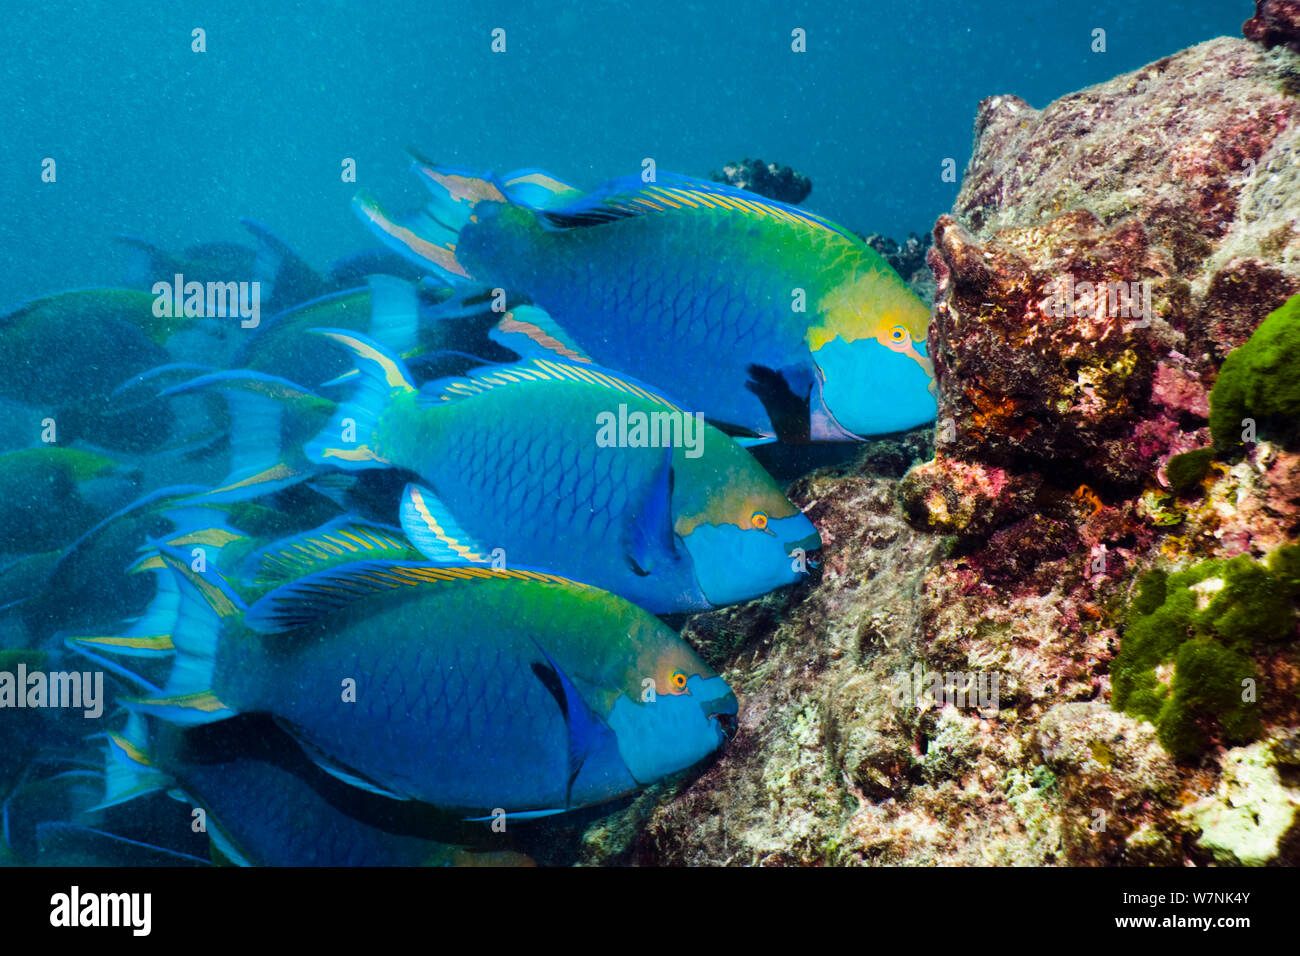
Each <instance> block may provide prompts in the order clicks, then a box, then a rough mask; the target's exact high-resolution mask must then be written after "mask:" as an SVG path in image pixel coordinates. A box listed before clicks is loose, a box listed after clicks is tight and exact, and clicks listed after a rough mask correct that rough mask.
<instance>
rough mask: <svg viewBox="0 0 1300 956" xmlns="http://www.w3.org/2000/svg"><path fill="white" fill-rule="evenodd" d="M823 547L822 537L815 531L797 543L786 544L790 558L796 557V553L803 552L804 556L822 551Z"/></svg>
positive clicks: (786, 551) (789, 542)
mask: <svg viewBox="0 0 1300 956" xmlns="http://www.w3.org/2000/svg"><path fill="white" fill-rule="evenodd" d="M821 547H822V536H821V535H820V534H819V533H818V532H817V531H816V530H813V531H812V532H811V533H810V534H806V535H804V536H803V537H802V538H800V539H799V540H797V541H787V542H785V553H786V555H787V556H788V557H794V556H795V553H796V552H802V553H803V554H804V556H805V557H806V556H807V555H809V554H811V553H812V552H814V551H820V550H821Z"/></svg>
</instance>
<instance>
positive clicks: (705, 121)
mask: <svg viewBox="0 0 1300 956" xmlns="http://www.w3.org/2000/svg"><path fill="white" fill-rule="evenodd" d="M134 6H135V8H134V9H131V8H130V5H128V6H126V7H124V5H122V4H120V3H108V2H87V3H79V4H77V5H76V6H75V7H70V8H60V7H59V6H58V5H46V4H40V5H37V4H32V5H23V6H20V7H12V8H10V9H8V10H6V12H5V14H4V17H5V29H4V35H5V48H6V55H5V57H4V58H3V61H2V62H0V176H3V180H0V188H3V192H4V196H5V197H6V204H5V208H6V212H7V214H6V216H5V222H4V225H3V227H2V228H3V230H4V234H5V242H4V248H5V254H4V256H3V257H0V307H8V306H12V305H14V304H16V303H18V302H21V301H24V300H26V299H28V298H32V297H35V296H38V295H42V294H45V293H48V292H50V291H52V290H55V289H60V288H76V287H85V286H91V285H102V284H114V283H115V282H117V281H119V280H120V276H121V271H122V269H123V264H124V254H123V252H122V250H121V249H120V248H118V247H117V246H116V245H115V244H114V243H113V242H112V237H114V236H115V235H118V234H121V233H128V234H135V235H140V236H144V237H147V238H149V239H151V240H153V241H155V242H157V243H158V244H159V245H162V246H164V247H170V248H180V247H182V246H184V245H186V244H189V243H192V242H197V241H209V240H217V239H230V240H241V239H246V238H247V236H246V234H245V233H244V232H243V230H242V229H241V227H240V226H239V224H238V220H239V218H240V217H243V216H249V217H252V218H255V219H258V220H260V221H262V222H265V223H267V224H268V225H270V226H271V227H272V228H274V229H275V230H277V231H278V232H279V233H280V234H281V235H283V236H284V237H285V238H286V239H288V240H290V241H291V242H292V243H294V244H295V245H296V246H297V248H298V249H299V250H300V251H301V253H302V254H303V255H304V256H305V257H306V258H307V259H308V261H310V262H312V263H313V264H315V265H317V266H318V267H323V266H325V265H326V264H327V263H328V262H329V261H330V260H332V259H334V258H336V257H338V256H340V255H343V254H345V253H347V252H349V251H351V250H354V249H356V248H358V247H361V246H364V245H366V244H367V243H368V241H369V240H368V237H367V235H366V234H365V232H364V230H363V229H362V228H361V227H360V225H359V224H358V223H357V222H356V220H355V219H354V217H353V215H352V213H351V212H350V211H349V208H348V200H349V198H350V197H351V195H352V193H353V192H354V190H355V189H356V188H357V186H360V187H364V188H367V189H369V190H371V191H373V192H375V193H377V194H378V195H380V196H381V197H383V198H384V199H385V200H388V201H391V202H392V203H393V205H395V206H398V207H400V205H401V202H402V201H403V200H405V199H407V198H414V197H415V196H416V192H415V190H416V188H417V187H415V186H414V185H413V184H411V183H410V182H408V177H407V176H406V174H405V166H406V161H405V155H404V153H403V147H405V146H408V145H410V146H416V147H418V148H420V149H421V150H423V151H424V152H426V153H427V154H429V155H430V156H432V157H433V158H435V159H436V160H438V161H439V162H443V163H450V164H463V165H466V166H470V167H475V168H484V169H488V168H496V169H500V170H505V169H511V168H516V167H519V166H541V167H543V168H548V169H551V170H552V171H554V172H555V173H556V174H558V175H560V176H562V177H565V178H568V179H570V180H572V181H574V182H576V183H578V184H579V185H583V186H593V185H596V184H597V183H599V182H600V181H602V180H605V179H608V178H612V177H615V176H618V175H623V174H626V173H628V172H635V171H639V170H640V164H641V161H642V159H643V158H645V157H653V158H654V159H655V160H656V162H657V163H658V165H659V167H660V168H661V169H665V170H674V171H678V172H683V173H688V174H692V175H700V176H702V175H706V174H707V173H708V172H709V171H710V170H711V169H717V168H720V167H721V166H722V164H724V163H726V162H728V161H731V160H734V159H739V158H741V157H745V156H751V157H752V156H759V157H761V158H763V159H765V160H768V161H776V162H780V163H784V164H788V165H791V166H793V167H794V168H795V169H797V170H799V171H801V172H803V173H804V174H806V175H808V176H809V177H811V178H812V180H813V182H814V191H813V194H812V196H811V197H810V198H809V199H808V200H807V201H806V203H805V205H807V206H808V207H809V208H811V209H814V210H816V211H818V212H821V213H823V214H826V215H829V216H831V217H833V218H835V219H837V220H840V221H842V222H844V223H845V224H847V225H850V226H851V227H853V228H855V229H858V230H860V231H864V232H881V233H885V234H887V235H894V236H899V237H902V236H905V235H906V234H907V233H908V232H912V231H915V232H924V231H925V230H926V229H928V228H929V226H930V225H931V224H932V223H933V220H934V218H935V216H936V215H938V214H939V213H941V212H944V211H946V210H947V209H948V208H949V207H950V206H951V204H952V200H953V198H954V196H955V195H956V190H957V183H949V182H943V181H942V179H941V175H940V174H941V170H942V163H943V160H944V159H945V158H953V159H955V160H956V162H957V168H958V171H959V174H960V170H961V169H962V168H964V166H965V163H966V161H967V159H968V157H969V155H970V147H971V124H972V120H973V117H974V113H975V108H976V104H977V103H978V102H979V101H980V100H981V99H982V98H984V97H986V96H990V95H993V94H998V93H1015V94H1017V95H1019V96H1021V97H1024V98H1025V99H1026V100H1028V101H1029V102H1030V103H1032V104H1033V105H1035V106H1043V105H1045V104H1046V103H1048V102H1049V101H1051V100H1052V99H1054V98H1055V97H1058V96H1061V95H1063V94H1065V93H1069V92H1071V91H1073V90H1077V89H1080V88H1082V87H1084V86H1088V85H1090V84H1093V83H1097V82H1101V81H1103V80H1106V79H1108V78H1110V77H1113V76H1115V75H1116V74H1119V73H1122V72H1124V71H1127V70H1131V69H1134V68H1136V67H1139V66H1141V65H1142V64H1144V63H1148V62H1150V61H1152V60H1155V59H1158V58H1159V57H1161V56H1164V55H1167V54H1169V53H1173V52H1175V51H1177V50H1179V49H1182V48H1184V47H1187V46H1190V45H1192V44H1194V43H1198V42H1200V41H1203V40H1206V39H1210V38H1212V37H1215V36H1219V35H1234V36H1235V35H1239V34H1240V27H1241V23H1242V21H1243V20H1244V19H1246V18H1247V17H1248V16H1250V14H1251V12H1252V9H1253V4H1252V3H1250V2H1249V0H1191V2H1175V0H1147V2H1144V3H1141V4H1133V3H1130V2H1122V0H1093V2H1089V3H1088V4H1074V3H1046V4H1043V3H1014V2H998V3H991V2H989V3H965V4H957V3H949V4H938V3H919V2H913V0H903V2H869V3H863V4H832V3H804V4H785V3H777V2H772V0H752V2H749V3H746V4H738V5H732V4H727V5H723V4H704V3H701V4H665V3H644V4H642V3H613V2H596V3H587V4H576V3H572V2H556V3H527V4H524V3H511V2H504V0H491V2H475V3H445V2H420V3H412V2H398V0H374V2H368V3H296V4H292V5H290V4H273V5H272V4H265V5H262V4H255V5H252V6H253V7H255V9H248V6H249V5H247V4H244V3H239V2H217V3H213V2H194V0H180V2H173V3H167V4H139V5H134ZM195 27H202V28H203V29H205V30H206V31H207V52H206V53H201V54H200V53H194V52H191V49H190V44H191V34H190V31H191V30H192V29H193V28H195ZM496 27H500V28H502V29H504V30H505V31H506V52H505V53H504V54H494V53H492V52H491V50H490V43H491V36H490V34H491V31H492V30H493V29H494V28H496ZM796 27H798V28H802V29H804V30H805V31H806V35H807V38H808V52H806V53H804V54H795V53H793V52H791V31H792V30H793V29H794V28H796ZM1094 28H1102V29H1105V30H1106V43H1107V48H1106V52H1105V53H1093V52H1091V49H1090V47H1091V44H1092V30H1093V29H1094ZM45 157H52V158H54V159H55V160H56V162H57V164H58V166H57V172H58V179H57V182H55V183H52V184H51V183H43V182H41V178H40V170H41V161H42V160H43V159H44V158H45ZM345 157H353V158H355V159H356V161H357V168H358V184H357V186H354V185H352V184H349V183H344V182H342V181H341V178H340V175H339V173H340V163H341V162H342V160H343V159H344V158H345ZM959 178H960V177H959Z"/></svg>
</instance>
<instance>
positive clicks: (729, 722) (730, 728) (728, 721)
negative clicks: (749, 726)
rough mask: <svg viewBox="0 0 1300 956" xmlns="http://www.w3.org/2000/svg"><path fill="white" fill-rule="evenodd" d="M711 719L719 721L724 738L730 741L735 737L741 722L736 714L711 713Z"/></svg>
mask: <svg viewBox="0 0 1300 956" xmlns="http://www.w3.org/2000/svg"><path fill="white" fill-rule="evenodd" d="M709 720H712V721H716V722H717V724H718V731H719V732H720V733H721V734H722V739H723V740H725V741H728V742H730V741H731V740H733V739H734V738H735V736H736V730H737V729H738V727H739V724H740V721H738V720H737V719H736V715H735V714H709Z"/></svg>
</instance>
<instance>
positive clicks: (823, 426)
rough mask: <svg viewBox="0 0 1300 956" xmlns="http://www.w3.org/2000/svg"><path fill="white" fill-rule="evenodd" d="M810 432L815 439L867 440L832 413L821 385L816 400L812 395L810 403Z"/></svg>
mask: <svg viewBox="0 0 1300 956" xmlns="http://www.w3.org/2000/svg"><path fill="white" fill-rule="evenodd" d="M808 432H809V434H810V435H811V437H812V440H813V441H866V438H864V437H863V436H862V435H859V434H857V433H856V432H851V431H849V430H848V429H847V428H845V427H844V426H843V425H841V424H840V423H839V422H838V421H836V420H835V416H834V415H833V414H831V410H830V409H829V408H828V407H827V406H826V399H825V398H823V397H822V390H821V385H820V384H819V385H818V387H817V391H816V399H815V401H814V400H813V399H812V398H811V397H810V398H809V403H808Z"/></svg>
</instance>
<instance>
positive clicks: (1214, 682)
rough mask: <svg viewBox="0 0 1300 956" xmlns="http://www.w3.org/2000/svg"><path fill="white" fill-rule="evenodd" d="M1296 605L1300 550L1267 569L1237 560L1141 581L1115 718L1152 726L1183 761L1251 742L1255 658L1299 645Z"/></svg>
mask: <svg viewBox="0 0 1300 956" xmlns="http://www.w3.org/2000/svg"><path fill="white" fill-rule="evenodd" d="M1298 596H1300V547H1297V546H1294V545H1289V546H1287V547H1285V548H1279V549H1278V550H1277V551H1275V552H1274V553H1273V554H1272V555H1271V556H1270V560H1269V563H1268V565H1267V566H1265V565H1263V564H1259V563H1258V562H1256V561H1253V560H1251V559H1250V558H1249V557H1247V556H1246V555H1238V556H1237V557H1235V558H1231V559H1214V560H1209V561H1203V562H1201V563H1200V564H1197V565H1195V566H1193V567H1191V568H1188V569H1186V570H1183V571H1178V572H1175V573H1173V574H1166V573H1165V572H1164V571H1159V570H1156V571H1151V572H1149V573H1147V574H1145V575H1143V576H1142V578H1141V579H1139V581H1138V584H1137V588H1136V591H1135V593H1134V597H1133V600H1132V602H1131V603H1130V605H1129V608H1128V611H1127V613H1126V615H1125V621H1124V636H1123V640H1122V643H1121V645H1120V652H1119V655H1118V656H1117V657H1116V658H1115V663H1114V665H1113V666H1112V668H1111V686H1112V689H1113V702H1114V706H1115V708H1116V709H1117V710H1122V711H1125V712H1126V713H1129V714H1132V715H1133V716H1136V717H1141V718H1144V719H1146V720H1149V721H1151V722H1152V723H1153V724H1154V725H1155V726H1156V733H1157V736H1158V738H1159V740H1160V743H1161V744H1162V745H1163V746H1164V748H1165V749H1166V750H1167V751H1169V753H1170V754H1172V755H1173V756H1175V757H1179V758H1184V759H1186V758H1192V757H1195V756H1196V755H1198V754H1200V753H1201V752H1203V751H1204V750H1205V748H1206V747H1207V746H1208V745H1209V743H1210V740H1211V737H1212V736H1214V737H1218V738H1221V739H1223V740H1225V741H1228V742H1231V743H1245V742H1248V741H1251V740H1253V739H1255V738H1256V737H1258V736H1259V733H1260V723H1259V716H1258V712H1257V709H1256V704H1255V701H1256V685H1257V683H1258V673H1257V668H1256V663H1255V660H1254V653H1255V652H1256V651H1261V652H1269V651H1271V650H1273V649H1276V647H1277V646H1278V645H1280V644H1282V643H1284V642H1286V641H1288V640H1292V639H1293V638H1294V636H1295V622H1296V607H1295V601H1296V598H1297V597H1298Z"/></svg>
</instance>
